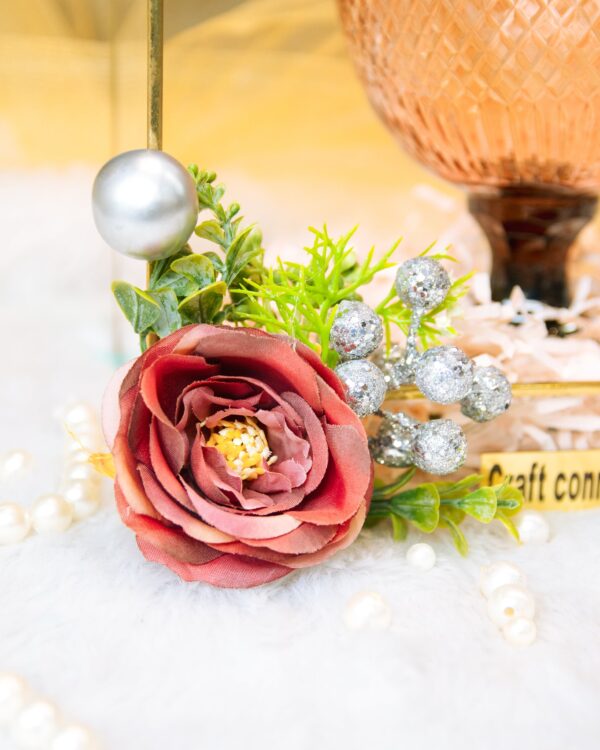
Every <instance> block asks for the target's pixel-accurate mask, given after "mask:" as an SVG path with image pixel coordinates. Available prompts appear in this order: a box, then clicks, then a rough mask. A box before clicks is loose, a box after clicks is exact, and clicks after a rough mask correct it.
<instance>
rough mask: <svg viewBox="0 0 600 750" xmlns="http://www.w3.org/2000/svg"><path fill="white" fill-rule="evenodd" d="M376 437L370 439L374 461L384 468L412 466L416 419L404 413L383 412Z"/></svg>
mask: <svg viewBox="0 0 600 750" xmlns="http://www.w3.org/2000/svg"><path fill="white" fill-rule="evenodd" d="M379 414H380V416H381V417H382V420H381V422H380V423H379V429H378V430H377V434H376V435H375V437H372V438H369V448H370V450H371V456H372V457H373V460H374V461H376V462H377V463H378V464H383V465H384V466H392V467H394V468H403V467H405V466H412V463H413V458H412V445H413V437H414V431H415V428H416V426H417V425H418V424H419V423H418V422H417V420H416V419H413V418H412V417H409V416H408V414H404V413H403V412H391V411H383V412H379Z"/></svg>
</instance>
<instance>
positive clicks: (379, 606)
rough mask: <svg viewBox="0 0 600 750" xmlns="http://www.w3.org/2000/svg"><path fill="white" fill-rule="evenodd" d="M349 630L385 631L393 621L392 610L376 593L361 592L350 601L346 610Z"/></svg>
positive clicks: (345, 614) (346, 623)
mask: <svg viewBox="0 0 600 750" xmlns="http://www.w3.org/2000/svg"><path fill="white" fill-rule="evenodd" d="M343 619H344V624H345V625H346V627H347V628H348V629H349V630H367V629H368V630H385V629H386V628H389V626H390V623H391V621H392V610H391V609H390V605H389V604H388V603H387V601H386V600H385V599H384V598H383V596H381V594H378V593H377V592H376V591H361V592H360V593H358V594H355V596H353V597H352V599H350V601H349V602H348V604H347V605H346V609H345V610H344V616H343Z"/></svg>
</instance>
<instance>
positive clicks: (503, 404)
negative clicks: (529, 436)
mask: <svg viewBox="0 0 600 750" xmlns="http://www.w3.org/2000/svg"><path fill="white" fill-rule="evenodd" d="M511 401H512V389H511V387H510V383H509V382H508V380H507V378H506V375H505V374H504V373H503V372H501V371H500V370H499V369H498V368H497V367H492V366H490V367H475V368H474V370H473V384H472V386H471V389H470V391H469V392H468V394H467V395H466V396H465V397H464V398H463V399H462V401H461V402H460V403H461V411H462V413H463V414H464V415H465V417H469V419H472V420H473V421H474V422H489V420H490V419H494V418H495V417H498V416H499V415H500V414H502V413H503V412H505V411H506V410H507V409H508V407H509V406H510V402H511Z"/></svg>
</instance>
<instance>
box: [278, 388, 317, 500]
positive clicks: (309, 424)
mask: <svg viewBox="0 0 600 750" xmlns="http://www.w3.org/2000/svg"><path fill="white" fill-rule="evenodd" d="M282 395H283V398H284V399H285V400H286V401H287V402H288V403H289V404H290V405H291V406H292V408H293V409H294V411H295V412H296V413H297V414H298V415H299V416H300V419H301V420H302V422H303V424H304V428H305V430H306V437H307V438H308V442H309V445H310V451H311V461H312V464H311V467H310V469H309V471H308V477H307V481H306V484H305V486H304V492H305V493H306V494H307V495H308V494H309V493H311V492H312V491H313V490H315V489H316V488H317V487H318V486H319V484H320V483H321V481H322V480H323V477H324V476H325V471H326V469H327V464H328V462H329V449H328V447H327V440H326V439H325V433H324V432H323V426H322V425H321V423H320V422H319V420H318V419H317V417H316V415H315V413H314V411H313V410H312V409H311V408H310V407H309V405H308V404H307V403H306V401H305V400H304V399H303V398H300V396H298V394H297V393H291V392H287V393H284V394H282Z"/></svg>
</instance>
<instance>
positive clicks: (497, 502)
mask: <svg viewBox="0 0 600 750" xmlns="http://www.w3.org/2000/svg"><path fill="white" fill-rule="evenodd" d="M414 474H415V469H414V468H412V469H408V470H407V471H405V472H404V473H402V474H401V475H400V476H399V477H398V479H397V480H396V481H395V482H393V483H391V484H388V485H379V486H376V487H375V489H374V491H373V498H372V500H371V506H370V509H369V514H368V516H367V524H368V525H370V526H373V525H375V524H377V523H379V522H380V521H382V520H384V519H387V520H389V521H390V522H391V524H392V530H393V535H394V538H395V539H397V540H402V539H404V538H405V537H406V534H407V532H408V523H411V524H413V525H414V526H415V527H416V528H418V529H419V530H420V531H423V532H425V533H427V534H430V533H432V532H433V531H435V530H436V529H438V528H440V527H441V528H445V529H447V530H448V531H449V532H450V534H451V536H452V541H453V542H454V545H455V547H456V548H457V550H458V551H459V552H460V554H461V555H466V554H467V552H468V550H469V545H468V542H467V539H466V537H465V535H464V533H463V531H462V529H461V528H460V525H461V524H462V522H463V521H464V519H465V518H466V517H467V516H471V517H472V518H475V519H476V520H477V521H480V522H481V523H485V524H487V523H490V522H491V521H493V520H494V519H495V520H498V521H500V522H501V523H502V524H504V526H505V527H506V529H507V530H508V531H509V533H510V534H511V535H512V536H513V537H514V538H515V539H516V540H517V541H518V540H519V533H518V531H517V529H516V527H515V525H514V523H513V521H512V518H511V516H513V515H514V514H515V513H518V512H519V510H520V509H521V507H522V505H523V494H522V493H521V492H520V491H519V490H518V489H517V488H516V487H511V486H510V485H509V484H508V483H507V482H504V483H503V484H497V485H494V486H493V487H486V486H482V485H481V482H482V480H483V477H481V476H480V475H479V474H471V475H469V476H467V477H464V479H461V480H459V481H458V482H430V483H425V484H420V485H418V486H417V487H412V488H408V489H404V488H405V487H406V485H407V484H408V483H409V482H410V480H411V479H412V478H413V476H414Z"/></svg>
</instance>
